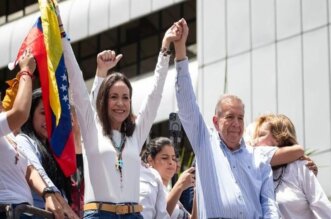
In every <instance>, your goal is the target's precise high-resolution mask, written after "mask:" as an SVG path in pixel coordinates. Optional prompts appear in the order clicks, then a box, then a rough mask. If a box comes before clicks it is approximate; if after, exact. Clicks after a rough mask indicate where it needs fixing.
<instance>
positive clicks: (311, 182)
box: [296, 162, 331, 218]
mask: <svg viewBox="0 0 331 219" xmlns="http://www.w3.org/2000/svg"><path fill="white" fill-rule="evenodd" d="M296 163H297V165H298V167H297V168H296V169H297V170H298V172H299V173H298V177H299V181H300V182H301V186H302V191H303V193H304V194H305V195H306V199H307V201H308V203H309V206H310V208H311V210H312V212H313V214H314V216H315V217H316V218H330V215H331V203H330V201H329V200H328V197H327V196H326V194H325V192H324V191H323V188H322V187H321V185H320V183H319V182H318V180H317V178H316V177H315V175H314V174H313V173H312V171H310V170H308V168H307V167H306V166H305V165H303V163H302V162H296Z"/></svg>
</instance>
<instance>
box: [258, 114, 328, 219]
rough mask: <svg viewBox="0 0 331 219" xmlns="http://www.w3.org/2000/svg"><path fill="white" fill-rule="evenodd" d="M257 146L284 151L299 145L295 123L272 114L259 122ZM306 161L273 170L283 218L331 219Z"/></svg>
mask: <svg viewBox="0 0 331 219" xmlns="http://www.w3.org/2000/svg"><path fill="white" fill-rule="evenodd" d="M253 136H254V139H255V144H256V146H260V145H270V146H272V145H273V146H278V147H283V146H285V145H295V144H297V139H296V133H295V128H294V125H293V123H292V122H291V121H290V119H289V118H288V117H286V116H285V115H274V114H269V115H265V116H261V117H259V118H258V119H257V122H256V129H255V132H254V135H253ZM305 163H306V161H302V160H297V161H294V162H292V163H289V164H285V165H279V166H275V167H273V178H274V186H275V194H276V200H277V202H278V206H279V209H280V213H281V216H282V218H284V219H286V218H302V219H312V218H330V215H331V204H330V202H329V200H328V198H327V196H326V195H325V193H324V191H323V189H322V187H321V186H320V184H319V182H318V181H317V178H316V177H315V175H314V173H313V172H312V171H310V170H309V169H308V168H307V167H306V165H305Z"/></svg>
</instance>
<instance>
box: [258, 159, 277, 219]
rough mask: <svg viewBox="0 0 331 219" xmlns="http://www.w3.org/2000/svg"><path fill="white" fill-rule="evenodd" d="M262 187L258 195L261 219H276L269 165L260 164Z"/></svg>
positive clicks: (275, 204) (275, 205)
mask: <svg viewBox="0 0 331 219" xmlns="http://www.w3.org/2000/svg"><path fill="white" fill-rule="evenodd" d="M260 169H261V175H262V186H261V193H260V202H261V207H262V213H263V218H265V219H268V218H272V219H276V218H277V219H278V218H279V215H278V207H277V203H276V201H275V194H274V184H273V176H272V170H271V168H270V165H269V164H266V163H262V164H261V168H260Z"/></svg>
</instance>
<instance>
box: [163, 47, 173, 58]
mask: <svg viewBox="0 0 331 219" xmlns="http://www.w3.org/2000/svg"><path fill="white" fill-rule="evenodd" d="M161 53H162V54H163V55H164V56H168V55H171V50H170V49H168V48H165V47H162V48H161Z"/></svg>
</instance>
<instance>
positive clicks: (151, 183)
mask: <svg viewBox="0 0 331 219" xmlns="http://www.w3.org/2000/svg"><path fill="white" fill-rule="evenodd" d="M140 168H141V171H140V173H141V174H140V192H139V203H140V204H141V205H142V206H143V208H144V209H143V211H142V213H141V214H142V216H143V217H144V218H162V219H167V218H170V217H169V214H168V212H167V210H166V208H167V206H166V205H167V204H166V194H165V191H164V189H163V184H162V182H161V179H160V175H158V177H157V174H158V173H157V171H156V170H154V169H152V168H148V167H145V166H143V165H142V166H141V167H140Z"/></svg>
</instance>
